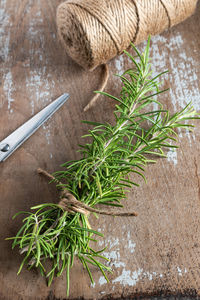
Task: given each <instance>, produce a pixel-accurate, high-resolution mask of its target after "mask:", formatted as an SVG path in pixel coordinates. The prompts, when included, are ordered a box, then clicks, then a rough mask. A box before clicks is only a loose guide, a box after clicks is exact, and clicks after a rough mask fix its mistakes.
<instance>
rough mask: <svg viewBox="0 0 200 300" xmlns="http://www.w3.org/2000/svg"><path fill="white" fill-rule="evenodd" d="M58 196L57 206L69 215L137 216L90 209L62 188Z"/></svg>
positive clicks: (41, 172) (50, 177)
mask: <svg viewBox="0 0 200 300" xmlns="http://www.w3.org/2000/svg"><path fill="white" fill-rule="evenodd" d="M37 171H38V173H39V174H42V175H44V176H45V177H47V178H49V179H50V180H53V181H56V182H58V184H59V185H62V183H61V182H59V181H58V180H57V179H56V178H55V177H54V176H53V175H51V174H49V173H48V172H47V171H45V170H43V169H41V168H39V169H38V170H37ZM60 196H61V199H60V201H59V203H58V206H59V207H60V208H62V209H63V210H65V211H67V212H69V213H81V214H84V215H86V216H88V215H89V214H90V212H93V213H96V214H100V215H107V216H114V217H115V216H121V217H131V216H134V217H136V216H137V215H138V214H137V213H136V212H119V211H115V212H108V211H103V210H99V209H96V208H92V207H90V206H89V205H87V204H85V203H83V202H80V201H78V200H77V199H76V198H75V197H74V196H73V195H72V194H71V193H70V192H69V191H68V190H67V189H64V188H63V189H62V190H61V192H60Z"/></svg>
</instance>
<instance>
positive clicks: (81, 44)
mask: <svg viewBox="0 0 200 300" xmlns="http://www.w3.org/2000/svg"><path fill="white" fill-rule="evenodd" d="M196 3H197V0H67V1H65V2H63V3H61V4H60V5H59V6H58V9H57V17H56V21H57V28H58V35H59V38H60V40H61V42H62V44H63V46H64V48H65V50H66V52H67V53H68V55H69V56H70V57H71V58H72V59H73V60H74V61H76V62H77V63H78V64H79V65H81V66H82V67H83V68H84V69H86V70H90V71H92V70H94V69H95V68H96V67H97V66H99V65H103V68H104V69H103V70H104V75H103V78H102V84H101V86H100V88H98V90H99V91H103V89H104V88H105V86H106V83H107V81H108V69H106V67H105V66H104V64H106V63H107V62H108V61H109V60H110V59H112V58H114V57H115V56H117V55H120V54H121V53H122V52H123V50H125V49H128V48H129V46H130V43H131V42H133V43H134V44H135V45H137V44H139V43H140V42H142V41H144V40H146V39H147V38H148V36H149V35H155V34H158V33H160V32H162V31H164V30H165V29H167V28H171V27H172V26H174V25H176V24H178V23H180V22H182V21H183V20H184V19H186V18H187V17H189V16H190V15H191V14H192V13H193V12H194V10H195V7H196ZM98 95H99V94H97V95H95V96H94V97H93V98H92V100H91V101H90V102H89V104H88V105H87V106H86V107H85V108H84V111H86V110H88V109H89V108H90V107H91V106H92V105H93V104H94V103H95V102H96V100H97V98H98Z"/></svg>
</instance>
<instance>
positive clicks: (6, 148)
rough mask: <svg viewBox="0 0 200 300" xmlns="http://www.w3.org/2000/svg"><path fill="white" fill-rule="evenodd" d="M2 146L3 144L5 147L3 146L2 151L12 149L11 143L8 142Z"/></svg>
mask: <svg viewBox="0 0 200 300" xmlns="http://www.w3.org/2000/svg"><path fill="white" fill-rule="evenodd" d="M2 146H3V147H1V151H2V152H7V151H8V150H9V149H10V145H8V144H4V145H2Z"/></svg>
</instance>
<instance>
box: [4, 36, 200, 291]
mask: <svg viewBox="0 0 200 300" xmlns="http://www.w3.org/2000/svg"><path fill="white" fill-rule="evenodd" d="M149 45H150V39H149V40H148V43H147V47H146V49H145V51H144V53H143V54H141V53H140V52H139V51H138V50H137V49H136V48H135V46H134V45H132V47H133V49H134V50H135V52H136V57H133V56H132V55H130V54H129V53H128V52H125V53H126V54H127V55H128V56H129V58H130V59H131V60H132V62H133V65H134V68H133V69H130V70H127V71H126V72H124V74H123V75H122V76H119V77H120V79H121V81H122V84H123V86H122V90H121V94H120V97H119V98H117V97H115V96H112V95H109V94H107V93H105V92H102V93H101V94H103V95H106V96H108V97H110V98H112V99H114V100H115V101H116V102H117V105H116V110H115V112H114V116H115V125H114V126H112V125H111V124H108V123H96V122H88V121H84V123H87V124H89V125H92V126H93V129H92V130H90V131H89V133H88V134H87V135H86V137H90V139H91V143H86V144H85V145H81V149H80V151H81V153H82V158H81V159H79V160H74V161H69V162H67V163H65V164H63V165H62V167H64V170H63V171H60V172H56V173H55V174H54V177H52V176H51V179H52V181H54V182H56V184H57V188H58V189H59V190H60V191H61V200H60V202H59V203H58V204H53V203H45V204H41V205H38V206H35V207H32V209H33V210H34V211H35V210H36V211H35V212H33V213H31V212H19V213H17V214H16V215H15V216H14V217H13V218H15V217H16V216H17V215H19V214H22V213H23V214H26V217H25V218H24V220H23V226H22V227H21V229H20V230H19V232H18V233H17V235H16V236H15V237H13V238H9V239H14V241H13V244H12V248H14V247H15V246H18V247H19V249H20V253H21V254H24V259H23V261H22V263H21V265H20V268H19V271H18V274H19V273H20V272H21V270H22V267H23V266H24V265H25V264H26V265H27V266H28V268H29V269H31V268H33V267H37V268H39V270H40V272H41V274H42V275H43V276H45V277H46V278H47V279H48V285H50V284H51V282H52V280H53V278H54V276H60V275H61V274H62V273H63V271H64V270H66V276H67V294H69V272H70V268H71V267H72V266H73V261H74V257H75V256H76V257H78V259H79V260H80V262H81V263H82V265H83V267H84V268H85V269H86V270H87V272H88V275H89V277H90V279H91V281H92V282H93V277H92V273H91V271H90V266H91V265H94V266H96V267H98V268H99V270H100V271H101V272H102V274H103V276H104V277H105V278H106V280H108V278H107V276H106V271H111V269H110V268H109V267H108V266H107V265H106V264H103V263H102V261H103V260H107V258H106V257H104V256H103V254H102V253H103V251H104V249H101V250H99V251H96V250H94V249H92V248H91V246H90V244H91V243H90V242H91V241H97V238H98V236H102V234H101V233H99V232H97V231H95V230H93V229H92V228H91V226H90V224H89V221H88V215H89V213H90V212H92V213H94V214H96V213H104V212H102V211H101V210H97V209H96V208H95V206H96V205H97V204H98V205H99V204H103V205H108V206H116V207H121V206H122V205H121V199H123V198H125V197H126V190H127V189H128V188H130V187H132V186H133V185H134V186H138V184H137V182H135V180H134V176H133V175H134V174H137V175H139V176H141V177H142V178H143V179H144V180H146V179H145V175H144V167H145V166H146V165H147V164H148V163H150V162H155V160H153V159H151V157H152V156H153V157H155V156H161V157H164V156H165V153H164V149H165V148H173V147H177V146H174V145H172V142H173V141H174V142H175V141H176V137H177V133H176V132H175V129H176V128H189V129H190V127H192V126H193V125H190V124H188V123H187V124H186V123H185V121H187V120H190V119H197V118H199V117H198V114H197V113H196V112H195V111H194V109H193V108H192V106H191V105H190V104H188V105H187V106H186V107H185V108H184V109H182V110H181V111H180V112H178V113H175V114H174V115H170V114H169V112H168V111H167V110H164V109H163V106H162V104H161V103H160V102H158V101H157V100H155V98H154V96H156V95H158V94H160V93H163V92H164V91H165V90H160V89H159V85H160V83H159V77H160V76H161V75H162V74H164V73H165V72H163V73H161V74H159V75H157V76H156V77H154V78H152V71H151V65H150V62H149V60H150V59H149ZM154 103H156V105H157V107H158V109H156V110H152V107H153V105H152V104H154ZM41 172H43V173H44V174H45V172H44V171H41ZM131 173H132V174H133V175H130V174H131ZM46 174H47V173H46ZM111 214H112V213H111ZM114 215H120V213H116V214H115V213H114ZM131 215H136V214H134V213H131ZM49 259H50V260H51V262H52V266H51V269H50V271H49V272H47V271H46V266H45V265H46V261H47V260H49Z"/></svg>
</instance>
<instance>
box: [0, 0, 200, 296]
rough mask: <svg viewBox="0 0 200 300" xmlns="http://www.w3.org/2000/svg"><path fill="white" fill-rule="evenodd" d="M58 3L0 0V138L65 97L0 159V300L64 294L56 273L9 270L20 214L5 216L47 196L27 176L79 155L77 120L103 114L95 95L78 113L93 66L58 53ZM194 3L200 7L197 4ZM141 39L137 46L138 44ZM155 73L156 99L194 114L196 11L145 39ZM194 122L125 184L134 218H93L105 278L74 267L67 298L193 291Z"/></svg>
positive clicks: (198, 91)
mask: <svg viewBox="0 0 200 300" xmlns="http://www.w3.org/2000/svg"><path fill="white" fill-rule="evenodd" d="M60 2H61V1H59V0H56V1H50V0H46V1H42V0H37V1H33V0H21V1H14V0H1V2H0V63H1V68H0V140H1V139H3V138H4V137H6V136H7V135H8V134H9V133H11V132H12V131H13V130H14V129H16V128H17V126H19V125H21V124H22V123H24V122H25V121H26V120H27V119H28V118H29V117H30V116H32V115H33V114H35V113H37V112H38V111H39V110H40V109H42V108H43V107H44V106H46V105H47V104H48V103H50V102H51V101H52V100H53V99H54V98H56V97H57V96H59V95H60V94H62V93H63V92H69V93H70V95H71V97H70V100H69V101H68V102H67V103H66V104H65V105H64V106H63V107H62V108H61V109H60V111H59V112H57V113H56V114H55V115H54V116H53V117H52V119H51V120H49V121H48V122H47V123H46V124H45V125H44V126H43V127H42V128H41V129H40V130H38V131H37V133H35V134H34V136H32V137H31V138H30V139H29V140H28V141H27V142H26V143H25V144H24V145H23V146H22V147H21V148H20V149H18V151H16V152H15V153H14V154H13V155H12V156H11V157H10V158H9V159H8V160H7V161H6V162H5V163H3V164H1V165H0V178H1V180H0V200H1V205H2V209H1V212H0V249H1V251H0V299H1V300H3V299H5V300H11V299H15V300H17V299H23V300H24V299H64V298H65V292H66V291H65V277H64V276H63V277H61V278H59V279H56V280H55V281H54V282H53V284H52V286H51V287H50V288H47V287H46V282H45V280H44V279H43V278H42V277H41V276H40V275H39V274H38V273H37V271H32V272H29V271H26V270H24V271H23V272H22V274H21V275H20V276H19V277H18V276H17V275H16V272H17V269H18V267H19V263H20V260H21V257H20V255H19V254H18V251H17V250H14V251H12V250H11V243H10V242H8V241H5V240H4V239H5V238H6V237H9V236H13V235H15V234H16V232H17V230H18V228H19V226H20V224H21V220H20V218H19V219H17V220H16V221H12V220H11V217H12V216H13V214H15V213H16V212H17V211H19V210H29V208H30V207H31V206H33V205H35V204H38V203H41V202H51V201H52V202H53V201H56V197H57V194H56V192H55V189H54V186H53V185H48V184H47V183H46V181H45V180H44V179H43V178H41V177H39V176H38V175H37V173H36V169H37V168H38V167H43V168H45V169H47V170H48V171H50V172H52V171H56V170H58V169H59V165H60V164H61V163H63V162H65V161H67V160H70V159H74V158H77V157H78V154H77V153H76V150H77V149H78V144H79V143H81V142H82V139H81V136H82V135H83V134H84V133H86V132H87V126H86V125H83V124H81V120H82V119H88V120H94V121H95V120H96V121H97V120H98V121H103V120H107V121H109V120H112V111H113V108H114V103H112V102H111V101H110V100H108V99H105V98H103V97H101V99H99V100H98V103H97V106H96V107H94V108H92V109H91V110H90V111H88V112H87V113H84V112H83V108H84V106H85V105H86V104H87V102H88V101H89V99H90V98H91V97H92V91H93V90H96V89H97V88H98V85H99V83H100V82H101V76H102V74H101V72H102V71H101V68H98V69H97V70H95V71H94V72H92V73H87V72H85V71H83V70H82V69H81V68H80V67H79V66H77V65H76V64H75V63H74V62H73V61H72V60H71V59H70V58H69V57H68V56H67V55H66V54H65V53H64V50H63V48H62V46H61V44H60V43H59V42H58V39H57V35H56V24H55V12H56V7H57V5H58V4H59V3H60ZM198 8H199V6H198ZM144 45H145V44H142V45H140V49H142V48H143V47H144ZM151 54H152V58H153V59H152V64H153V67H154V69H155V73H156V72H159V71H163V70H165V69H169V70H170V74H169V75H166V76H165V78H164V79H165V80H164V87H170V88H171V90H170V92H169V93H168V94H166V95H165V96H162V97H163V98H162V102H163V103H165V104H166V107H167V108H169V109H171V111H175V110H177V109H180V108H182V107H183V106H184V105H185V104H186V103H188V102H189V101H193V103H194V107H195V108H196V109H197V110H200V83H199V81H200V12H199V9H198V10H197V12H196V14H195V15H194V16H192V17H191V18H190V19H188V20H187V21H185V22H184V23H182V24H180V25H178V26H176V27H174V28H173V29H171V30H170V31H167V32H165V33H163V34H161V35H159V36H156V37H154V38H153V39H152V47H151ZM127 67H131V63H130V61H129V60H128V59H127V58H126V57H125V56H121V57H119V58H116V59H115V60H113V61H112V62H111V63H110V72H111V74H114V73H118V72H122V71H123V70H125V69H126V68H127ZM106 90H107V91H108V92H110V93H113V94H115V95H117V94H118V93H119V91H120V83H119V81H118V79H117V78H115V77H114V76H112V75H111V76H110V78H109V83H108V86H107V88H106ZM199 148H200V124H199V123H198V122H197V126H196V128H195V130H194V134H189V133H183V134H181V135H180V149H179V150H177V151H175V152H172V151H170V152H169V153H168V158H167V159H164V160H161V159H160V160H159V161H158V163H157V164H156V165H153V166H149V167H148V168H147V178H148V184H147V185H146V184H145V183H143V182H141V187H140V188H137V189H133V190H132V191H131V193H130V194H129V196H128V201H127V202H126V203H125V208H124V209H125V210H127V209H131V210H133V209H134V210H136V211H138V213H139V216H138V217H137V218H126V219H124V218H120V217H118V218H109V217H101V218H100V219H99V220H98V221H97V220H95V219H92V223H93V226H94V228H96V229H98V230H100V231H101V232H102V233H104V234H105V238H102V239H101V241H100V242H99V245H98V246H99V247H104V246H107V247H108V248H107V250H106V252H105V255H106V256H107V257H109V258H110V259H111V261H110V266H112V268H113V274H112V275H111V276H109V278H110V284H106V283H105V281H104V279H103V277H102V276H101V274H100V273H99V272H98V271H96V270H95V269H94V278H95V285H94V286H91V284H90V281H89V278H88V276H87V274H86V273H85V271H84V270H83V269H82V267H81V266H80V265H79V264H75V267H74V268H73V270H72V272H71V289H70V298H74V299H78V298H81V297H82V298H84V299H104V298H108V297H111V298H112V297H116V298H117V297H119V298H120V297H121V296H123V297H125V296H127V297H128V298H129V299H130V298H131V297H134V296H136V295H144V296H147V295H152V294H160V293H161V292H162V293H164V294H166V293H170V294H190V295H191V294H196V293H198V292H199V288H200V278H199V272H200V271H199V266H200V238H199V236H200V235H199V228H200V227H199V224H200V217H199V216H200V202H199V201H200V153H199Z"/></svg>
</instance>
